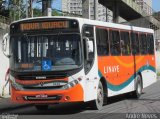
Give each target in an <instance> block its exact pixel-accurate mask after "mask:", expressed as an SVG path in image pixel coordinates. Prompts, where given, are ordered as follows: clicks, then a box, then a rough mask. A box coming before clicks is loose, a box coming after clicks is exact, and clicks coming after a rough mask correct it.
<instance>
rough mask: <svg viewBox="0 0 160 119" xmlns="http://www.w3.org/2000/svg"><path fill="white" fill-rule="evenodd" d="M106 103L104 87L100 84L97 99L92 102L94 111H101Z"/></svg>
mask: <svg viewBox="0 0 160 119" xmlns="http://www.w3.org/2000/svg"><path fill="white" fill-rule="evenodd" d="M103 103H104V90H103V85H102V83H101V82H99V85H98V89H97V99H96V100H93V101H92V102H91V107H92V109H95V110H101V109H102V107H103Z"/></svg>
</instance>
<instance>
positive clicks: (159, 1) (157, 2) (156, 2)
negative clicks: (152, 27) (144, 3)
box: [152, 0, 160, 12]
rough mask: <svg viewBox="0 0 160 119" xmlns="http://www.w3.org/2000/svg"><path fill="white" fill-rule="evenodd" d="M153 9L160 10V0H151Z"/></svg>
mask: <svg viewBox="0 0 160 119" xmlns="http://www.w3.org/2000/svg"><path fill="white" fill-rule="evenodd" d="M152 2H153V3H152V4H153V9H154V10H155V11H156V12H158V11H160V0H152Z"/></svg>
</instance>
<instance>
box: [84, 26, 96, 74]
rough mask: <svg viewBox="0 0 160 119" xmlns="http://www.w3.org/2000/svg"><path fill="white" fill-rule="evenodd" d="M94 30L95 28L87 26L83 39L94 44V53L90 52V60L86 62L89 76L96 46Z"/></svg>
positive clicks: (86, 71) (85, 65)
mask: <svg viewBox="0 0 160 119" xmlns="http://www.w3.org/2000/svg"><path fill="white" fill-rule="evenodd" d="M93 28H94V27H93V26H90V25H85V26H84V27H83V37H87V38H89V41H91V42H92V43H93V51H90V52H89V57H88V58H89V59H88V60H84V67H85V74H87V73H88V72H89V71H90V69H91V68H92V66H93V63H94V52H95V48H94V47H95V45H94V29H93Z"/></svg>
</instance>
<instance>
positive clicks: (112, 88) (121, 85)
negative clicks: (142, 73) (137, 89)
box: [98, 56, 134, 97]
mask: <svg viewBox="0 0 160 119" xmlns="http://www.w3.org/2000/svg"><path fill="white" fill-rule="evenodd" d="M98 65H99V66H98V67H99V76H100V77H101V76H103V77H105V79H106V80H107V88H108V96H109V97H110V96H114V95H119V94H123V93H127V92H131V91H133V90H134V62H133V57H132V56H105V57H99V58H98Z"/></svg>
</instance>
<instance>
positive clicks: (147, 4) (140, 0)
mask: <svg viewBox="0 0 160 119" xmlns="http://www.w3.org/2000/svg"><path fill="white" fill-rule="evenodd" d="M135 2H136V3H137V4H138V5H140V6H141V9H142V10H143V11H145V12H147V13H148V14H149V15H151V14H152V12H153V10H152V0H135Z"/></svg>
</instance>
